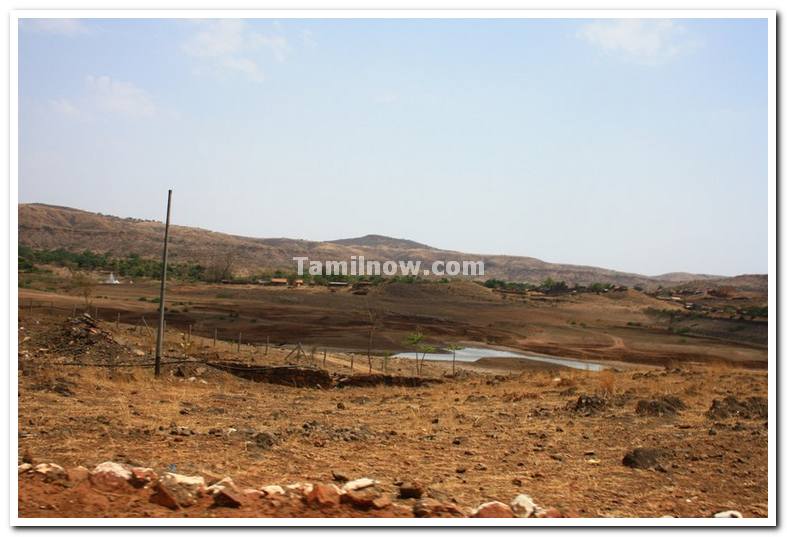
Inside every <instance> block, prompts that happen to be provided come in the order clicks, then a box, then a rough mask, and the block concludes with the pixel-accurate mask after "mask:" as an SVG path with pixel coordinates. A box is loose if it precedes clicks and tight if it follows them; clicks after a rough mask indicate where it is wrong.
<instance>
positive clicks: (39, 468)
mask: <svg viewBox="0 0 787 537" xmlns="http://www.w3.org/2000/svg"><path fill="white" fill-rule="evenodd" d="M35 472H36V473H37V474H43V475H47V474H50V473H52V472H65V470H64V469H63V467H62V466H60V465H59V464H55V463H50V462H42V463H41V464H37V465H36V467H35Z"/></svg>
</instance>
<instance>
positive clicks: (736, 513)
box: [713, 511, 743, 518]
mask: <svg viewBox="0 0 787 537" xmlns="http://www.w3.org/2000/svg"><path fill="white" fill-rule="evenodd" d="M713 518H743V515H742V514H741V512H740V511H722V512H721V513H716V514H715V515H713Z"/></svg>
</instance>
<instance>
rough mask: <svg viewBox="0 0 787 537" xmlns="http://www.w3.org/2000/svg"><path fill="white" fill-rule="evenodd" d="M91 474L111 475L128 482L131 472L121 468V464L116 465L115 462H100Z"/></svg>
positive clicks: (123, 467)
mask: <svg viewBox="0 0 787 537" xmlns="http://www.w3.org/2000/svg"><path fill="white" fill-rule="evenodd" d="M92 473H93V474H112V475H114V476H117V477H119V478H121V479H125V480H127V481H128V480H129V479H131V470H129V469H128V468H126V467H125V466H123V465H122V464H118V463H116V462H112V461H107V462H102V463H101V464H99V465H98V466H96V467H95V468H93V472H92Z"/></svg>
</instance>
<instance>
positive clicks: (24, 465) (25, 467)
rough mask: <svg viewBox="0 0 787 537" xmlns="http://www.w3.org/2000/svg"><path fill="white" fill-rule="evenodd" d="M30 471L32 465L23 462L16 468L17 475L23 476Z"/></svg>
mask: <svg viewBox="0 0 787 537" xmlns="http://www.w3.org/2000/svg"><path fill="white" fill-rule="evenodd" d="M32 469H33V465H32V464H30V463H29V462H23V463H22V464H20V465H19V467H18V471H19V474H24V473H26V472H29V471H30V470H32Z"/></svg>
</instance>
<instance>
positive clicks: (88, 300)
mask: <svg viewBox="0 0 787 537" xmlns="http://www.w3.org/2000/svg"><path fill="white" fill-rule="evenodd" d="M69 270H70V272H71V288H72V289H73V290H74V291H75V292H76V293H78V294H79V295H80V296H81V297H82V298H83V299H84V301H85V308H86V309H88V310H89V309H90V305H91V304H92V303H93V293H94V292H95V290H96V285H97V283H96V281H95V279H93V278H92V277H91V276H90V275H89V274H87V273H86V272H83V271H81V270H76V269H71V268H69Z"/></svg>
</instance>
